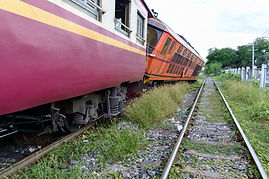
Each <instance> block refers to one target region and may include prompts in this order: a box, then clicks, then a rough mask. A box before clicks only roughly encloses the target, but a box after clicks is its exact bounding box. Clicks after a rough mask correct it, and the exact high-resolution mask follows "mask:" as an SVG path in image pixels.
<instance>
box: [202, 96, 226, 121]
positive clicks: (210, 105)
mask: <svg viewBox="0 0 269 179" xmlns="http://www.w3.org/2000/svg"><path fill="white" fill-rule="evenodd" d="M204 103H206V104H207V105H204V104H202V105H198V108H199V116H200V117H203V118H205V119H206V121H207V122H227V121H229V120H230V119H231V116H230V115H229V111H228V109H227V108H226V107H225V104H224V103H223V101H222V99H221V97H220V95H219V93H217V92H214V93H209V94H207V100H206V101H204Z"/></svg>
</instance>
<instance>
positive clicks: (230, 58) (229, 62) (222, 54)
mask: <svg viewBox="0 0 269 179" xmlns="http://www.w3.org/2000/svg"><path fill="white" fill-rule="evenodd" d="M208 52H209V53H208V56H207V57H206V58H207V59H208V61H207V65H210V64H211V63H215V62H218V63H221V64H222V68H224V67H236V66H237V65H239V64H240V61H239V60H238V58H237V54H236V50H234V49H232V48H222V49H217V48H211V49H209V50H208Z"/></svg>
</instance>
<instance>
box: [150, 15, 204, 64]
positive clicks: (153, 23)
mask: <svg viewBox="0 0 269 179" xmlns="http://www.w3.org/2000/svg"><path fill="white" fill-rule="evenodd" d="M148 24H149V25H151V26H153V27H155V28H157V29H159V30H162V31H167V32H168V33H170V34H171V35H172V36H173V37H174V38H175V39H176V40H177V41H178V42H180V43H181V44H182V45H184V46H185V47H186V48H188V49H189V50H190V51H191V52H192V53H194V54H195V55H196V56H197V57H199V58H200V59H201V60H203V59H202V57H201V56H200V54H199V53H198V52H197V51H196V50H195V49H194V47H193V46H192V45H191V44H190V43H189V42H188V41H187V40H186V38H185V37H183V36H182V35H179V34H177V33H176V32H174V31H173V30H172V29H171V28H170V27H169V26H168V25H167V24H166V23H165V22H163V21H161V20H160V19H158V18H157V17H154V18H151V19H149V21H148ZM203 61H204V60H203Z"/></svg>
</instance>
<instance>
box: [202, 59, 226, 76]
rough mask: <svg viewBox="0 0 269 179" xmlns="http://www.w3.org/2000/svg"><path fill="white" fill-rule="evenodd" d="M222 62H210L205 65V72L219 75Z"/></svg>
mask: <svg viewBox="0 0 269 179" xmlns="http://www.w3.org/2000/svg"><path fill="white" fill-rule="evenodd" d="M221 67H222V63H220V62H212V63H210V64H209V65H206V66H205V73H206V74H208V75H214V76H216V75H219V74H220V73H221Z"/></svg>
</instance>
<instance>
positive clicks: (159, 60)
mask: <svg viewBox="0 0 269 179" xmlns="http://www.w3.org/2000/svg"><path fill="white" fill-rule="evenodd" d="M147 43H148V46H147V59H146V68H145V76H144V83H147V82H149V81H176V80H177V81H178V80H187V81H195V80H197V79H198V75H199V73H200V71H201V69H202V67H203V65H204V63H205V62H204V61H203V60H202V58H201V56H200V55H199V53H198V52H197V51H196V50H195V49H194V48H193V47H192V46H191V44H190V43H189V42H188V41H187V40H186V39H185V38H184V37H183V36H181V35H179V34H177V33H175V32H174V31H173V30H172V29H170V28H169V27H168V26H167V25H166V24H165V23H164V22H162V21H161V20H159V19H157V18H156V17H154V18H150V19H149V20H148V36H147Z"/></svg>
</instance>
